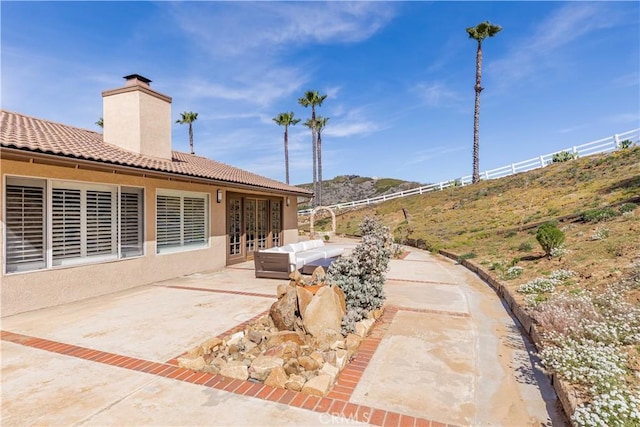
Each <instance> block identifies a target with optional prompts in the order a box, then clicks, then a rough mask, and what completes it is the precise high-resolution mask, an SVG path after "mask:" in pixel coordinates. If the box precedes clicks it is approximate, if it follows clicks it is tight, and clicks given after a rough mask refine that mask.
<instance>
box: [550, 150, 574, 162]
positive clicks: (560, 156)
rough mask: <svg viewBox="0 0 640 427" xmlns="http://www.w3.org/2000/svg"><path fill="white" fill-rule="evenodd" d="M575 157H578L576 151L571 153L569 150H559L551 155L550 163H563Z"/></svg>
mask: <svg viewBox="0 0 640 427" xmlns="http://www.w3.org/2000/svg"><path fill="white" fill-rule="evenodd" d="M576 157H578V155H577V154H576V153H572V152H570V151H561V152H559V153H556V154H554V155H553V157H552V158H551V163H564V162H568V161H569V160H573V159H575V158H576Z"/></svg>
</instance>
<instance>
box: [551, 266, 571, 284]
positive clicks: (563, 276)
mask: <svg viewBox="0 0 640 427" xmlns="http://www.w3.org/2000/svg"><path fill="white" fill-rule="evenodd" d="M575 275H576V272H575V271H572V270H564V269H560V270H554V271H552V272H551V273H550V274H549V279H551V280H557V281H560V282H564V281H565V280H567V279H570V278H571V277H574V276H575Z"/></svg>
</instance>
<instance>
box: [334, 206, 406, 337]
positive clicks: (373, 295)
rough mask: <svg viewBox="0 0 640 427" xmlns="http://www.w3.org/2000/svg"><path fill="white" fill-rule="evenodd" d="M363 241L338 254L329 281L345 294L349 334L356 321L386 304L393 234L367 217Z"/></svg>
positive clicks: (344, 324) (345, 322)
mask: <svg viewBox="0 0 640 427" xmlns="http://www.w3.org/2000/svg"><path fill="white" fill-rule="evenodd" d="M360 231H361V233H362V241H361V242H360V243H359V244H358V246H356V247H355V248H354V249H353V251H352V252H351V254H350V255H348V256H343V257H340V258H338V259H337V260H336V261H335V262H334V263H333V264H331V267H329V270H328V272H327V281H328V282H329V283H332V284H335V285H337V286H338V287H340V289H342V291H343V292H344V294H345V298H346V304H347V314H346V315H345V317H344V319H343V320H342V328H343V332H344V333H345V335H346V334H347V333H348V332H353V331H354V330H355V324H356V322H358V321H360V320H362V319H364V318H365V317H367V315H368V314H369V312H371V311H372V310H374V309H376V308H380V307H382V304H384V300H385V296H384V289H383V286H384V280H385V279H384V273H385V272H386V271H387V268H388V267H389V261H390V260H391V255H392V244H393V238H392V236H391V234H390V232H389V228H388V227H386V226H383V225H381V224H379V223H378V222H376V220H375V219H373V218H370V217H365V218H364V220H363V221H362V223H361V224H360Z"/></svg>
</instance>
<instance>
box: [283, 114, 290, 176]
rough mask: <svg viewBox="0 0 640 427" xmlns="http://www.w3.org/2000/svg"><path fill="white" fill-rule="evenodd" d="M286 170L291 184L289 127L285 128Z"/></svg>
mask: <svg viewBox="0 0 640 427" xmlns="http://www.w3.org/2000/svg"><path fill="white" fill-rule="evenodd" d="M284 170H285V175H286V177H287V184H288V183H289V127H288V126H285V127H284Z"/></svg>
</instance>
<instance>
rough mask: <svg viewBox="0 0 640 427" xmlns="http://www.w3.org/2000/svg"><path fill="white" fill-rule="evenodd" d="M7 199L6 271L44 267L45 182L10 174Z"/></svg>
mask: <svg viewBox="0 0 640 427" xmlns="http://www.w3.org/2000/svg"><path fill="white" fill-rule="evenodd" d="M24 181H27V182H24ZM5 203H6V218H5V221H6V229H7V234H6V271H7V272H15V271H26V270H35V269H40V268H44V267H45V266H46V260H45V239H44V230H45V209H44V207H45V191H44V182H41V181H39V180H14V179H11V178H7V186H6V198H5Z"/></svg>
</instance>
